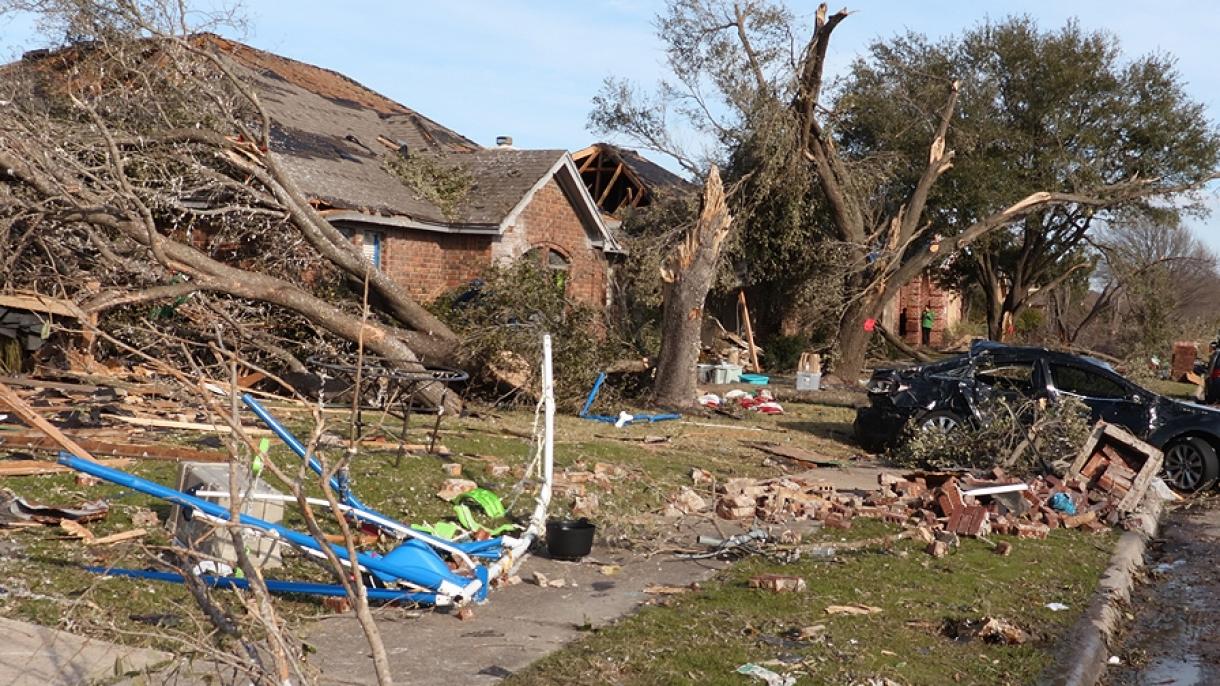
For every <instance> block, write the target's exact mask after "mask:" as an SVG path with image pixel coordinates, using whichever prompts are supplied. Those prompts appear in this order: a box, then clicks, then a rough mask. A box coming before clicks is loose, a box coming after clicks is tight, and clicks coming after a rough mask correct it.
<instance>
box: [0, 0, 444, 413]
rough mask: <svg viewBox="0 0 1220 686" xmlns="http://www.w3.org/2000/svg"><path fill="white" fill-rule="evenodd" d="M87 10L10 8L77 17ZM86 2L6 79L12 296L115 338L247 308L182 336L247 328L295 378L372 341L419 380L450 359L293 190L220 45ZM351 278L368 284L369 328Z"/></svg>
mask: <svg viewBox="0 0 1220 686" xmlns="http://www.w3.org/2000/svg"><path fill="white" fill-rule="evenodd" d="M79 4H80V3H58V2H42V1H39V2H20V3H8V4H7V5H6V6H8V7H10V8H11V7H13V6H16V7H17V8H18V9H27V10H28V9H33V10H35V11H39V12H42V13H44V16H45V17H47V18H49V19H51V20H67V19H68V18H70V16H69V15H72V13H73V11H74V10H73V8H77V6H78V5H79ZM86 5H88V7H86V8H85V10H80V11H76V14H75V15H72V16H74V17H75V19H73V21H76V22H77V25H73V26H71V27H69V28H71V29H72V30H71V32H70V31H68V30H67V29H65V35H70V36H71V40H69V41H68V42H67V44H65V45H64V46H63V47H62V48H59V49H57V50H55V51H53V52H49V53H37V54H33V55H28V56H27V57H26V58H24V59H23V60H21V61H20V62H17V63H14V64H10V65H7V66H5V67H3V68H2V69H0V109H2V110H3V116H0V226H3V227H4V229H5V230H4V231H3V232H0V241H2V242H0V258H2V259H0V261H2V262H4V263H5V264H7V265H9V266H10V267H11V268H10V269H9V271H8V273H7V274H6V276H5V286H7V287H10V288H11V287H21V288H27V289H31V290H37V291H40V292H47V293H51V294H54V295H55V296H56V297H61V298H66V299H71V300H73V301H75V302H77V303H78V304H79V305H81V307H82V309H84V310H85V311H86V312H88V313H96V314H98V315H100V319H99V321H100V322H101V325H102V326H104V327H105V326H107V325H108V324H112V323H113V322H116V321H124V320H126V321H130V320H131V319H133V318H135V319H139V318H141V317H142V316H143V315H142V312H144V311H145V309H144V308H147V307H148V306H149V305H150V304H157V303H160V304H164V303H171V305H170V309H172V306H173V304H177V303H181V302H182V301H183V300H184V299H186V298H190V297H194V296H197V295H199V294H213V295H220V296H223V297H224V298H227V299H230V300H233V299H236V300H238V301H241V302H246V303H247V304H254V305H256V306H253V307H251V306H245V307H231V308H229V309H228V312H229V314H230V319H229V320H228V321H226V320H225V318H223V317H220V316H217V317H216V318H214V319H209V318H207V317H204V318H202V319H201V321H196V322H185V321H179V322H176V324H177V325H178V326H180V327H181V328H182V329H183V332H180V335H182V333H185V332H186V330H189V329H190V328H191V327H192V326H193V327H195V328H197V329H203V331H201V332H200V334H201V337H207V336H208V335H210V332H209V331H208V329H210V328H211V327H214V326H218V325H221V326H236V327H237V328H240V329H242V330H249V331H250V332H251V333H250V335H248V336H242V337H241V338H240V340H241V341H242V342H243V343H245V344H247V345H249V346H250V348H251V353H252V355H257V356H261V357H263V358H267V357H268V356H270V357H275V358H279V359H280V360H281V361H282V362H284V363H286V366H287V367H289V368H299V359H300V358H303V357H304V356H305V355H307V354H311V353H313V352H317V351H320V350H339V351H343V350H351V349H354V348H355V346H356V345H357V344H358V342H361V341H362V344H363V346H364V347H365V348H367V349H368V350H369V351H371V352H373V353H375V354H377V355H379V356H380V357H382V358H384V359H386V360H387V361H390V362H391V363H394V364H396V365H400V366H403V367H405V368H409V369H418V368H420V366H421V364H422V363H425V362H426V363H429V364H437V363H443V362H445V361H447V360H449V359H451V358H452V355H453V352H454V350H455V348H456V345H457V342H458V339H457V336H456V335H455V334H454V333H453V332H452V331H451V330H450V329H449V327H447V326H446V325H445V324H444V323H443V322H441V321H440V320H439V319H437V318H436V317H435V316H434V315H432V314H431V313H430V312H429V311H428V310H427V309H425V308H424V307H422V306H421V305H420V304H419V303H418V302H416V301H415V300H414V299H413V298H412V297H411V296H410V295H408V294H407V292H406V290H405V289H404V288H403V287H402V285H400V284H398V283H396V282H395V281H393V280H392V279H390V278H389V277H388V276H386V275H385V274H384V273H382V272H381V271H380V270H378V269H375V268H372V267H371V266H370V264H369V262H368V261H367V260H366V259H365V258H364V257H363V255H362V254H361V251H360V248H359V246H357V245H355V244H354V243H353V242H352V241H351V240H350V239H349V238H347V237H345V236H344V235H343V233H342V232H340V231H339V230H338V229H337V228H336V227H335V226H333V225H332V224H331V223H330V222H328V221H327V219H326V218H325V217H324V216H323V215H322V214H321V213H319V212H318V211H317V209H316V208H315V207H314V205H313V204H312V203H311V199H310V198H308V197H306V196H305V194H303V193H302V192H301V191H300V189H299V188H298V186H297V184H296V182H295V180H294V179H293V178H292V176H291V175H290V174H289V172H288V170H287V169H286V167H285V166H284V164H283V163H282V160H281V159H280V157H279V155H278V154H277V153H276V151H275V140H274V136H273V129H274V122H273V121H272V119H271V117H270V116H269V115H268V113H267V111H266V110H265V109H264V108H263V107H262V105H261V104H260V101H259V96H258V93H257V92H255V91H254V90H253V89H252V88H251V87H250V85H249V83H248V82H247V81H246V80H245V79H244V77H243V72H242V71H241V68H240V67H239V65H236V64H235V63H233V62H232V61H231V60H230V58H228V57H227V56H226V55H225V54H224V53H222V52H220V51H219V50H218V49H217V48H216V41H215V40H214V39H213V37H212V36H211V35H210V34H194V33H189V32H188V30H187V28H186V27H185V25H184V24H182V23H173V22H171V21H169V20H168V19H165V18H162V15H160V14H158V13H156V12H144V11H141V8H139V7H136V6H134V5H128V4H126V3H119V4H118V5H116V6H113V7H112V6H105V7H103V6H102V5H101V4H97V5H96V6H94V5H92V4H90V3H86ZM4 7H5V6H0V9H3V8H4ZM77 9H78V10H79V8H77ZM173 15H174V13H173V12H169V13H166V14H165V15H164V16H165V17H169V16H173ZM82 16H87V17H89V21H86V22H84V24H83V25H80V17H82ZM52 23H53V24H54V21H52ZM353 283H354V284H357V285H362V284H365V283H367V288H368V293H369V300H370V302H372V303H374V304H375V305H376V307H377V309H376V314H375V316H374V317H373V318H371V319H369V320H364V319H362V317H361V307H360V305H361V300H362V297H363V288H352V287H351V284H353ZM283 323H288V324H294V325H295V324H300V323H307V325H308V330H304V331H302V330H295V331H286V330H285V329H286V327H285V326H283V325H282V324H283ZM288 345H292V346H294V347H296V346H299V348H298V349H297V350H293V351H289V350H287V346H288ZM272 351H276V352H272ZM293 357H295V358H297V362H298V364H296V365H294V364H292V363H290V362H287V359H286V358H293ZM429 395H430V396H434V397H431V398H430V399H431V400H433V401H438V400H439V399H440V389H436V391H435V392H430V393H429Z"/></svg>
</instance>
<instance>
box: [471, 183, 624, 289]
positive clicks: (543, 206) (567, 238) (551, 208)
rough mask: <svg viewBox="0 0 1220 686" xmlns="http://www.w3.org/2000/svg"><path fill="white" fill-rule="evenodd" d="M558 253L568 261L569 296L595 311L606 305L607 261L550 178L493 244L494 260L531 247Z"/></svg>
mask: <svg viewBox="0 0 1220 686" xmlns="http://www.w3.org/2000/svg"><path fill="white" fill-rule="evenodd" d="M540 247H547V248H551V249H555V250H558V252H559V253H560V254H562V255H563V256H564V257H566V258H567V259H568V261H569V262H570V264H571V269H570V270H569V273H568V280H567V284H568V286H567V287H568V296H569V297H571V298H572V299H573V300H577V301H579V302H582V303H585V304H587V305H590V306H592V307H596V308H598V309H601V308H604V307H605V305H606V269H607V265H606V258H605V255H604V254H603V253H602V251H600V250H598V249H597V248H594V247H593V244H592V243H591V242H590V241H589V236H588V234H587V233H586V232H585V228H584V224H582V223H581V221H580V216H579V215H578V214H577V213H576V208H575V207H573V205H572V202H571V201H570V200H568V197H567V195H565V194H564V192H563V189H561V188H560V187H559V184H557V183H556V182H555V180H554V179H551V180H550V181H548V182H547V184H546V185H545V186H543V187H542V188H540V189H539V190H538V192H537V193H535V194H534V198H533V200H531V201H530V204H529V205H527V206H526V208H525V210H524V211H522V212H521V214H520V215H519V216H518V217H517V220H516V222H515V223H514V224H513V225H512V226H510V227H508V229H507V230H506V231H505V232H504V235H503V236H501V237H499V239H497V241H496V242H495V245H494V247H493V250H492V254H493V256H494V258H495V259H497V260H515V259H517V258H519V257H521V256H522V255H524V254H525V253H526V251H528V250H530V249H531V248H540Z"/></svg>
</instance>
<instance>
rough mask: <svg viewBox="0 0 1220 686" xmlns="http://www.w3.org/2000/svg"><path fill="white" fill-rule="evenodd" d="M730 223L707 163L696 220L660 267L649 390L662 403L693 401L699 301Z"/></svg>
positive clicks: (714, 173) (719, 187) (700, 322)
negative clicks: (656, 351)
mask: <svg viewBox="0 0 1220 686" xmlns="http://www.w3.org/2000/svg"><path fill="white" fill-rule="evenodd" d="M732 221H733V218H732V217H731V216H730V215H729V208H728V205H727V204H726V203H725V196H724V185H723V184H722V183H721V181H720V171H719V170H718V169H717V168H716V167H715V166H712V168H711V170H710V171H709V172H708V175H707V182H706V183H705V184H704V186H703V202H702V208H701V209H700V212H699V218H698V220H697V221H696V222H695V224H694V225H693V226H691V227H690V229H689V230H688V231H687V232H686V235H685V236H684V237H683V238H682V241H681V242H680V243H679V244H678V246H677V248H676V249H675V250H674V252H673V253H672V254H670V255H669V257H668V258H667V259H666V260H665V262H664V264H663V265H662V267H661V280H662V281H663V282H664V286H663V287H662V297H663V309H662V315H661V354H660V356H659V358H658V361H657V380H656V385H655V386H654V389H653V392H654V399H655V401H656V403H657V404H658V405H661V406H663V407H673V408H682V407H691V406H693V405H695V396H696V388H695V386H696V383H697V381H698V378H697V364H698V362H699V348H700V336H699V333H700V330H701V328H702V326H703V304H704V301H705V300H706V299H707V292H708V290H710V289H711V287H712V281H713V279H715V277H716V266H717V263H718V262H719V260H720V248H721V245H722V244H723V243H724V239H725V238H726V237H728V235H729V229H730V227H731V226H732Z"/></svg>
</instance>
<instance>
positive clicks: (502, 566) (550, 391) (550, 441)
mask: <svg viewBox="0 0 1220 686" xmlns="http://www.w3.org/2000/svg"><path fill="white" fill-rule="evenodd" d="M542 407H543V424H542V489H541V491H540V492H539V494H538V501H537V505H536V506H535V507H534V514H533V515H532V516H531V517H530V524H529V528H527V529H526V530H525V533H524V534H522V536H521V538H520V539H509V538H508V537H505V540H506V541H508V540H511V541H512V543H511V544H510V545H509V546H508V550H505V551H504V555H503V556H501V557H500V559H499V560H496V562H495V564H493V565H491V567H489V568H488V571H489V572H490V577H489V578H492V579H495V578H496V577H498V576H499V575H500V574H503V573H505V572H510V573H511V571H512V570H514V569H516V568H517V567H518V566H519V565H520V564H521V563H522V562H523V561H524V560H525V555H526V553H527V552H528V551H529V548H530V545H531V544H533V542H534V541H536V540H537V539H538V538H539V537H540V536H541V535H542V532H543V531H544V530H545V528H546V512H547V508H548V507H549V506H550V504H551V490H552V484H553V483H554V479H555V375H554V371H553V367H552V363H551V335H550V334H545V335H543V337H542Z"/></svg>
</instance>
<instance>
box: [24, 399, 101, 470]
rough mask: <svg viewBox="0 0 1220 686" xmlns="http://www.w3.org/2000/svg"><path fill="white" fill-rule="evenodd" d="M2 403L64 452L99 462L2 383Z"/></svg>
mask: <svg viewBox="0 0 1220 686" xmlns="http://www.w3.org/2000/svg"><path fill="white" fill-rule="evenodd" d="M0 403H2V404H4V405H8V407H9V409H11V410H12V411H13V414H15V415H17V416H18V417H20V418H21V421H23V422H25V423H26V424H29V425H30V426H32V427H34V428H35V429H37V430H39V431H41V432H42V433H44V434H46V435H47V437H49V438H50V439H51V440H53V441H55V442H56V443H57V444H59V446H60V447H61V448H63V449H64V450H66V451H68V452H70V453H72V454H73V455H75V456H77V457H79V458H80V459H82V460H89V461H90V462H97V458H95V457H94V456H93V455H90V454H89V451H88V450H85V449H84V448H83V447H81V446H80V444H78V443H77V442H76V441H73V440H72V439H70V438H68V437H67V436H65V435H64V434H63V432H62V431H60V430H59V429H57V428H55V427H54V426H53V425H52V424H51V423H50V422H48V421H47V420H45V419H43V418H42V415H40V414H38V413H37V412H35V411H34V408H32V407H30V406H29V405H28V404H26V402H25V401H24V400H22V399H21V396H19V395H17V392H16V391H14V390H13V389H11V388H9V387H8V386H6V385H5V384H3V383H0Z"/></svg>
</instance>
